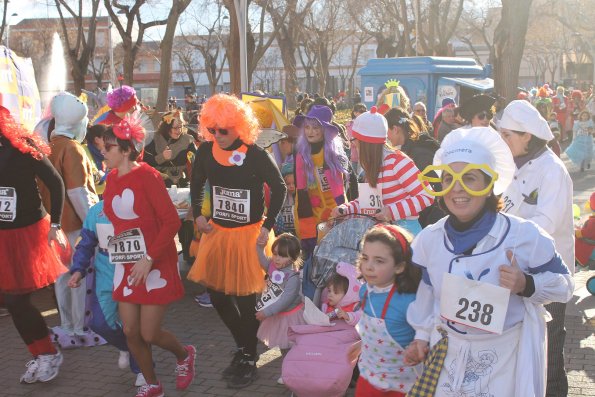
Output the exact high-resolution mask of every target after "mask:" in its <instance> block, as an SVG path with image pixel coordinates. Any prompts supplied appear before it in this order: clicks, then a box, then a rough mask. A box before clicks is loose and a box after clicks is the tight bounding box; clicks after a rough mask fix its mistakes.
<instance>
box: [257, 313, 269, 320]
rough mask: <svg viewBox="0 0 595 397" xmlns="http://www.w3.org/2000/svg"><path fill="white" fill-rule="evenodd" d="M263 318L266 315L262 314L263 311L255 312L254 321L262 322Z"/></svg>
mask: <svg viewBox="0 0 595 397" xmlns="http://www.w3.org/2000/svg"><path fill="white" fill-rule="evenodd" d="M265 318H267V315H266V314H264V312H263V311H260V312H256V319H257V320H258V321H262V320H264V319H265Z"/></svg>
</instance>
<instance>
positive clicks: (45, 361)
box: [37, 352, 64, 382]
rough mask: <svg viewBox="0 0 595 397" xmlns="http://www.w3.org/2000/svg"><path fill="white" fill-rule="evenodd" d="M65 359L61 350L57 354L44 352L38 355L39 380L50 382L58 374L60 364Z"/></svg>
mask: <svg viewBox="0 0 595 397" xmlns="http://www.w3.org/2000/svg"><path fill="white" fill-rule="evenodd" d="M62 361H64V356H62V353H61V352H58V353H56V354H43V355H40V356H39V357H37V363H38V365H39V368H38V369H37V380H38V381H40V382H49V381H50V380H52V379H54V378H55V377H56V376H58V372H59V370H60V365H62Z"/></svg>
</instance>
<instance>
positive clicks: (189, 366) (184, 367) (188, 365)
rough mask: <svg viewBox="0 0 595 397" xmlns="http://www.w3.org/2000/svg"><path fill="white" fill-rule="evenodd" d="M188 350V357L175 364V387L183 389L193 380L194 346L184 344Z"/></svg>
mask: <svg viewBox="0 0 595 397" xmlns="http://www.w3.org/2000/svg"><path fill="white" fill-rule="evenodd" d="M184 349H186V351H187V352H188V357H186V358H185V359H184V360H183V361H181V362H178V364H177V365H176V374H177V377H176V389H178V390H185V389H186V388H188V386H190V384H191V383H192V381H193V380H194V374H195V371H194V363H195V361H196V347H194V346H192V345H188V346H184Z"/></svg>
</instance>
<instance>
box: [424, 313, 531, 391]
mask: <svg viewBox="0 0 595 397" xmlns="http://www.w3.org/2000/svg"><path fill="white" fill-rule="evenodd" d="M442 328H443V329H445V330H446V331H447V332H448V351H447V353H446V358H445V360H444V366H443V368H442V372H441V373H440V378H439V379H438V386H437V388H436V394H435V395H434V397H497V396H507V397H524V396H520V395H517V394H515V378H516V371H517V365H516V364H517V352H518V347H519V340H520V335H521V324H517V325H515V326H514V327H512V328H510V329H508V330H506V331H504V333H503V334H502V335H493V334H475V335H473V334H466V335H461V334H458V333H456V332H455V331H452V330H451V329H449V328H447V327H442ZM440 337H441V335H440V334H439V333H438V331H434V332H433V334H432V340H433V341H438V340H439V339H440Z"/></svg>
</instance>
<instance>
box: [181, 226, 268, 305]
mask: <svg viewBox="0 0 595 397" xmlns="http://www.w3.org/2000/svg"><path fill="white" fill-rule="evenodd" d="M262 223H263V222H258V223H254V224H251V225H246V226H241V227H236V228H226V227H222V226H219V225H217V224H215V223H213V222H212V221H211V222H209V224H210V225H212V226H213V230H212V231H211V232H210V233H203V234H202V236H201V238H200V244H199V246H198V253H197V254H196V261H195V262H194V265H193V266H192V268H191V269H190V271H189V272H188V279H189V280H191V281H194V282H197V283H201V284H203V285H205V286H206V287H208V288H211V289H213V290H215V291H219V292H223V293H225V294H227V295H236V296H245V295H251V294H256V293H261V292H262V291H263V290H264V286H265V282H264V276H265V272H264V270H263V269H262V267H261V266H260V262H259V260H258V255H257V253H256V239H257V238H258V235H259V234H260V229H261V227H262ZM272 244H273V233H272V231H271V235H270V237H269V241H268V243H267V246H266V248H265V252H266V254H267V255H269V256H270V255H271V249H270V248H271V246H272Z"/></svg>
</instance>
